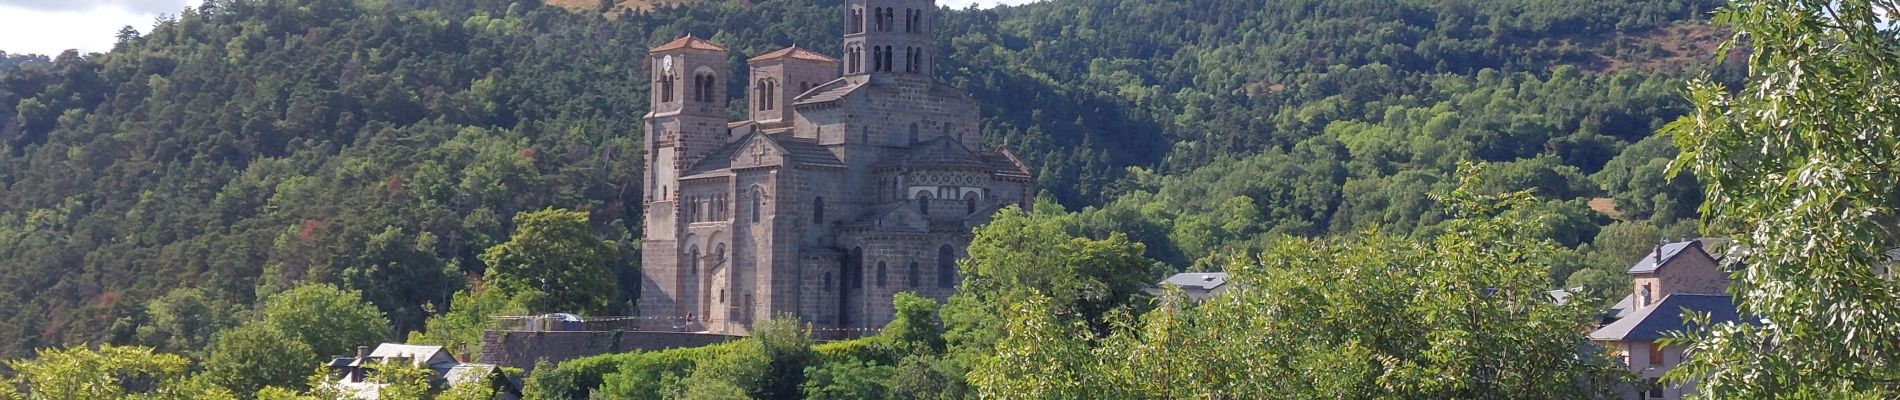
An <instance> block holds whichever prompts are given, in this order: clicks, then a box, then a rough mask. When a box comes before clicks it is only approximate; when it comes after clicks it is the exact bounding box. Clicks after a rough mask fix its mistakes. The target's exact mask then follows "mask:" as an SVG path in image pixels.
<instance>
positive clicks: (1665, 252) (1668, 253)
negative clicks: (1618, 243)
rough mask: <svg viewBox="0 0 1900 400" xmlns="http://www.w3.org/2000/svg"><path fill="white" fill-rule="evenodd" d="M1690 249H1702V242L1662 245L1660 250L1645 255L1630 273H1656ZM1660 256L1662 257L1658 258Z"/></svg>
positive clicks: (1631, 268)
mask: <svg viewBox="0 0 1900 400" xmlns="http://www.w3.org/2000/svg"><path fill="white" fill-rule="evenodd" d="M1690 247H1696V248H1701V247H1702V245H1701V244H1700V242H1697V241H1694V240H1691V241H1687V242H1676V243H1670V244H1665V245H1662V246H1661V249H1659V250H1654V251H1650V252H1648V253H1645V254H1643V259H1642V260H1641V261H1637V262H1636V266H1633V267H1630V271H1629V273H1632V274H1647V273H1653V272H1656V268H1658V267H1661V266H1662V265H1663V264H1667V263H1669V260H1670V259H1673V258H1676V256H1677V255H1681V254H1682V251H1683V250H1688V249H1689V248H1690ZM1658 253H1660V254H1658ZM1659 255H1660V256H1661V257H1658V256H1659Z"/></svg>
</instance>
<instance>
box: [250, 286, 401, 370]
mask: <svg viewBox="0 0 1900 400" xmlns="http://www.w3.org/2000/svg"><path fill="white" fill-rule="evenodd" d="M262 324H264V326H266V327H268V328H270V329H274V330H276V331H278V332H283V333H284V334H288V335H290V336H292V337H295V338H296V339H297V341H298V342H302V343H304V344H306V345H308V346H309V348H310V350H311V351H313V352H314V354H315V355H316V356H319V357H321V356H328V355H345V354H355V352H356V347H357V346H375V345H376V344H378V343H382V341H383V340H385V339H388V338H389V322H388V320H385V319H383V314H382V312H381V311H377V310H376V307H375V306H372V305H370V304H369V303H365V302H363V300H362V298H361V297H358V294H357V292H355V291H347V290H342V289H337V288H336V287H334V286H330V285H321V284H313V285H304V286H298V287H295V288H291V289H290V290H287V291H284V292H283V293H279V294H277V295H276V296H272V297H271V298H270V299H268V300H266V301H265V303H264V319H263V321H262Z"/></svg>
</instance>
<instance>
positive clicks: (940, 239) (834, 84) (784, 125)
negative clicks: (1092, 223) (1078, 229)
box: [639, 0, 1032, 337]
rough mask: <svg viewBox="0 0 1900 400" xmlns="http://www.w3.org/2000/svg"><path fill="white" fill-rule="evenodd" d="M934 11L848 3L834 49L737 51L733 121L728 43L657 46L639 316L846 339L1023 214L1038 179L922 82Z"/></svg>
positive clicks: (932, 290)
mask: <svg viewBox="0 0 1900 400" xmlns="http://www.w3.org/2000/svg"><path fill="white" fill-rule="evenodd" d="M936 10H937V6H936V4H935V1H934V0H846V1H845V9H844V15H845V18H844V24H845V28H846V29H845V32H846V33H845V35H844V46H843V48H844V54H843V55H842V56H841V57H837V58H834V57H831V56H827V55H824V54H819V53H817V52H814V51H811V50H808V49H803V48H799V47H797V46H792V47H789V48H785V49H782V50H778V51H773V52H770V53H766V54H763V55H759V56H757V57H753V58H751V59H750V60H748V61H747V64H748V65H749V68H750V73H749V74H747V76H748V77H749V78H748V79H749V80H750V81H749V82H743V83H739V84H744V85H747V86H746V91H745V93H747V94H749V96H747V97H748V99H747V101H746V104H747V106H746V108H747V109H748V110H749V112H750V118H749V119H747V120H744V121H736V122H735V121H731V118H730V117H729V116H728V114H727V103H728V99H727V86H728V85H732V84H735V82H732V79H730V78H731V76H732V75H731V74H729V69H730V66H731V65H732V60H731V59H729V58H728V57H729V56H728V52H727V51H726V49H725V48H724V47H722V46H720V45H719V44H716V43H713V42H711V41H708V40H705V39H700V38H695V37H691V36H687V37H683V38H680V39H679V40H675V41H673V42H671V43H667V44H665V45H662V46H660V47H657V48H654V49H653V50H652V52H651V53H650V57H649V60H648V61H649V62H650V63H651V66H650V68H651V69H650V70H651V71H652V75H653V90H652V100H651V104H652V111H651V112H650V113H648V114H647V115H646V149H647V152H646V167H647V174H646V183H645V188H646V190H645V193H646V198H645V206H646V207H645V212H646V221H645V223H646V227H645V228H646V229H645V242H644V246H643V251H642V257H641V266H642V274H643V276H642V277H641V285H642V286H641V295H640V302H639V309H640V314H641V315H642V316H644V317H650V318H665V319H669V320H673V321H678V322H675V325H674V326H673V329H681V330H688V331H699V332H710V333H723V334H740V335H743V334H747V333H748V332H749V330H750V327H751V326H752V324H753V323H756V322H760V321H764V320H766V319H769V318H771V317H773V316H776V315H793V316H796V317H798V318H800V319H802V320H804V321H805V322H808V323H810V324H813V325H815V326H816V327H819V328H821V329H820V330H821V332H849V331H852V330H855V329H864V328H878V327H882V326H884V324H885V323H887V322H890V320H891V319H892V317H893V316H892V314H893V310H892V308H891V298H892V297H893V295H895V294H896V293H899V292H905V291H910V292H916V293H918V294H921V295H924V296H926V297H932V298H936V299H939V300H941V299H943V298H945V297H948V296H949V295H950V294H951V293H952V292H954V291H955V290H956V289H955V288H956V286H957V282H958V280H959V278H958V276H957V267H956V260H957V259H958V258H959V257H962V256H964V254H965V253H964V252H965V248H966V247H967V246H968V244H969V242H970V239H971V232H972V229H973V228H974V227H976V226H978V225H980V224H982V223H984V222H986V221H987V219H988V218H989V216H990V215H991V214H993V213H994V212H995V211H996V210H998V209H1000V208H1002V207H1005V206H1008V205H1011V204H1015V205H1020V206H1023V207H1025V208H1027V207H1028V206H1029V205H1030V203H1031V201H1032V200H1031V198H1032V195H1031V192H1030V190H1031V185H1030V179H1031V173H1030V171H1029V168H1028V167H1027V166H1025V165H1024V163H1023V161H1022V160H1020V159H1018V158H1017V157H1016V156H1015V155H1013V154H1011V153H1010V152H1009V151H1008V150H1003V149H994V150H991V149H984V148H983V147H982V145H981V141H980V140H979V138H978V135H977V130H978V128H979V121H980V115H979V109H978V106H977V103H976V100H975V99H974V98H972V97H970V95H969V94H967V93H964V92H963V91H961V90H957V89H956V88H952V87H949V86H945V85H943V84H941V83H938V82H936V81H934V80H933V79H932V77H931V76H932V75H931V68H932V66H934V65H935V64H936V62H937V58H936V55H937V54H936V53H937V48H936V46H935V41H934V40H933V39H934V38H933V36H934V33H935V30H936V19H935V18H934V17H935V13H936ZM900 54H901V55H900ZM826 336H834V337H835V336H849V334H831V335H826Z"/></svg>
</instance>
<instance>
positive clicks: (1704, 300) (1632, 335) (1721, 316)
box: [1590, 293, 1740, 342]
mask: <svg viewBox="0 0 1900 400" xmlns="http://www.w3.org/2000/svg"><path fill="white" fill-rule="evenodd" d="M1685 310H1686V311H1693V312H1696V313H1706V314H1709V323H1712V324H1713V323H1722V322H1730V321H1737V320H1740V318H1739V317H1738V316H1737V313H1736V311H1735V300H1734V299H1733V298H1731V297H1729V296H1728V295H1723V294H1693V293H1676V294H1671V295H1669V297H1664V298H1663V299H1662V302H1660V303H1656V305H1654V306H1650V307H1648V308H1644V309H1641V310H1636V312H1634V313H1631V314H1630V315H1629V316H1627V317H1623V319H1619V320H1616V322H1612V323H1610V324H1609V325H1604V326H1603V327H1602V328H1598V329H1597V330H1596V332H1590V340H1596V341H1639V342H1649V341H1655V340H1656V339H1659V338H1662V337H1664V336H1665V335H1666V333H1667V332H1672V331H1686V330H1690V329H1695V328H1696V327H1695V326H1694V325H1691V324H1689V322H1688V320H1687V318H1684V314H1683V313H1684V311H1685Z"/></svg>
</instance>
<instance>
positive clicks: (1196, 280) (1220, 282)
mask: <svg viewBox="0 0 1900 400" xmlns="http://www.w3.org/2000/svg"><path fill="white" fill-rule="evenodd" d="M1169 287H1175V288H1180V289H1181V293H1182V294H1183V295H1186V296H1187V299H1188V301H1192V302H1196V303H1198V302H1203V301H1207V299H1211V298H1214V296H1218V295H1220V294H1221V293H1223V292H1226V291H1227V289H1228V288H1230V287H1233V285H1228V284H1227V273H1226V272H1183V273H1179V274H1174V275H1173V276H1169V277H1168V279H1163V280H1161V282H1160V283H1159V284H1158V285H1157V286H1156V287H1155V288H1153V289H1150V290H1148V293H1149V294H1152V295H1156V296H1159V295H1161V294H1162V293H1164V291H1165V290H1166V288H1169Z"/></svg>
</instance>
